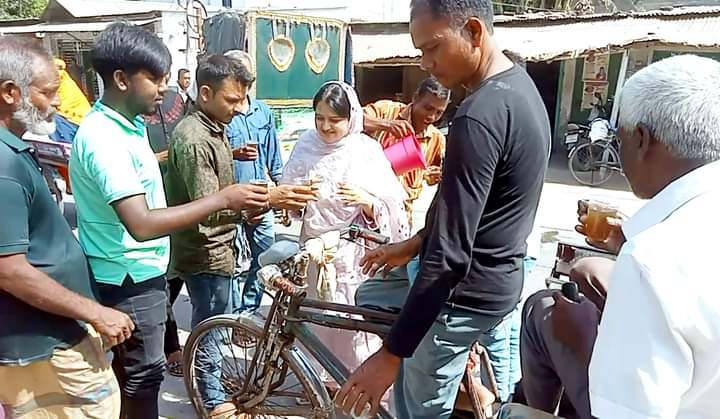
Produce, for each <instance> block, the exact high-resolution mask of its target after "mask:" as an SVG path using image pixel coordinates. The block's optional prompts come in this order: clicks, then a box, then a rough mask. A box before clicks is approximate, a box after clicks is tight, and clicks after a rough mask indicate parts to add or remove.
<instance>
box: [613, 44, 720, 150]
mask: <svg viewBox="0 0 720 419" xmlns="http://www.w3.org/2000/svg"><path fill="white" fill-rule="evenodd" d="M618 105H619V106H620V108H619V114H618V125H619V126H620V127H621V128H623V129H624V130H625V131H628V132H632V131H633V130H635V129H636V128H637V127H638V126H639V125H641V124H642V125H644V126H646V127H647V128H648V130H649V131H650V133H651V134H652V136H653V137H655V139H657V140H658V141H660V142H662V143H663V144H665V145H666V146H667V147H668V148H669V149H670V150H672V151H673V152H674V153H675V154H676V155H677V156H678V157H680V158H684V159H693V160H703V161H715V160H720V63H718V62H717V61H715V60H711V59H709V58H701V57H698V56H696V55H678V56H675V57H671V58H667V59H665V60H662V61H658V62H656V63H654V64H652V65H650V66H648V67H646V68H644V69H642V70H640V71H638V72H637V73H635V75H633V76H632V77H631V78H630V79H629V80H628V81H627V83H626V84H625V86H624V87H623V88H622V91H621V93H620V101H619V104H618Z"/></svg>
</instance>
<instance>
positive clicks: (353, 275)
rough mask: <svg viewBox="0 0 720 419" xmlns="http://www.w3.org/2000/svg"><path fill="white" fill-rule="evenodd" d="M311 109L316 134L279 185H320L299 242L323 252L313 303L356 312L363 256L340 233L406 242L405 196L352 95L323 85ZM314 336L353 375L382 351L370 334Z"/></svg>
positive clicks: (306, 137) (313, 280)
mask: <svg viewBox="0 0 720 419" xmlns="http://www.w3.org/2000/svg"><path fill="white" fill-rule="evenodd" d="M313 107H314V109H315V127H316V129H313V130H310V131H307V132H305V133H304V134H303V135H302V136H301V137H300V139H299V140H298V142H297V144H296V145H295V148H294V150H293V152H292V154H291V156H290V159H289V161H288V162H287V164H286V165H285V169H284V171H283V178H282V183H299V182H303V181H307V180H308V179H313V181H314V182H318V187H319V199H318V200H317V201H315V202H312V203H310V204H309V205H308V206H307V208H306V209H305V212H304V215H303V217H302V221H303V226H302V231H301V234H300V240H301V242H302V243H308V246H309V247H310V243H312V242H313V239H317V238H319V239H321V240H322V242H321V243H323V244H324V245H321V246H320V247H321V248H324V249H325V250H324V251H321V253H322V255H321V256H320V257H319V259H321V260H319V263H318V264H317V265H316V267H315V269H313V270H312V272H311V274H310V275H308V278H309V282H310V284H309V290H308V293H309V296H310V298H317V299H320V300H324V301H328V302H333V303H339V304H351V305H354V304H355V292H356V291H357V289H358V287H359V286H360V284H362V283H363V282H364V281H365V280H366V279H368V278H367V276H366V275H364V274H363V273H362V269H361V268H360V263H359V262H360V259H362V257H363V256H364V253H365V249H364V248H363V247H362V246H359V245H356V244H353V243H350V242H347V241H339V240H338V239H337V232H338V231H339V230H340V229H342V228H344V227H348V226H349V225H351V224H359V225H361V226H364V227H366V228H371V229H374V230H376V231H377V232H379V233H380V234H383V235H385V236H388V237H390V238H391V240H392V241H400V240H405V239H406V238H407V237H408V234H409V227H408V223H407V216H406V215H405V212H404V207H403V202H404V200H405V198H406V194H405V191H404V189H403V187H402V186H401V185H400V182H399V181H398V180H397V177H396V176H395V173H394V172H393V171H392V168H391V166H390V162H389V161H388V160H387V159H386V158H385V155H384V153H383V151H382V148H381V147H380V145H379V144H378V143H377V141H375V140H373V139H372V138H370V137H368V136H367V135H365V134H363V133H362V129H363V111H362V107H361V106H360V102H359V100H358V98H357V94H356V93H355V91H354V90H353V88H352V87H350V86H349V85H347V84H345V83H342V82H329V83H326V84H325V85H323V86H322V87H321V88H320V90H319V91H318V93H317V94H316V95H315V98H314V100H313ZM314 242H315V244H317V242H318V240H314ZM316 247H317V246H316ZM316 330H317V334H318V336H319V337H320V339H321V340H322V342H323V343H325V344H326V345H327V346H328V347H329V348H330V349H331V350H332V352H333V353H334V354H335V356H337V357H338V358H339V359H340V360H341V361H342V362H343V363H344V364H345V365H346V366H347V367H348V368H349V369H350V370H351V371H352V370H354V369H355V368H356V367H358V366H359V365H360V364H361V363H362V362H363V361H364V360H365V359H366V358H367V357H368V356H370V355H371V354H372V353H373V352H374V351H375V350H376V349H379V347H380V345H381V340H380V339H379V338H378V337H377V336H374V335H369V334H367V333H356V332H349V331H339V330H330V329H326V328H321V327H318V328H316Z"/></svg>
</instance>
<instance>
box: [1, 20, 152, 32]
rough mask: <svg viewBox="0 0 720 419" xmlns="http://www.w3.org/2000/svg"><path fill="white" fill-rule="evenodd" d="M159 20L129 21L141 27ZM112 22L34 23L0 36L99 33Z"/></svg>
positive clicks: (6, 30)
mask: <svg viewBox="0 0 720 419" xmlns="http://www.w3.org/2000/svg"><path fill="white" fill-rule="evenodd" d="M157 20H159V19H146V20H136V21H129V23H131V24H133V25H136V26H143V25H147V24H150V23H153V22H156V21H157ZM111 23H113V22H77V23H36V24H34V25H24V26H7V27H2V28H0V34H11V33H42V32H45V33H48V32H63V33H66V32H101V31H102V30H104V29H105V28H106V27H107V26H108V25H109V24H111Z"/></svg>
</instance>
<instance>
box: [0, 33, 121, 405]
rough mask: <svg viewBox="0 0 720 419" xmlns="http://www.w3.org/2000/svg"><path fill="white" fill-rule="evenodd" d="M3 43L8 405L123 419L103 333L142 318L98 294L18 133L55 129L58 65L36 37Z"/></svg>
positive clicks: (2, 342) (1, 276)
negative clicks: (98, 298) (108, 304)
mask: <svg viewBox="0 0 720 419" xmlns="http://www.w3.org/2000/svg"><path fill="white" fill-rule="evenodd" d="M0 51H2V52H3V53H2V55H0V196H2V200H0V214H2V225H1V226H0V319H2V321H0V413H2V412H3V410H4V411H5V413H6V414H9V417H13V418H14V417H26V416H32V417H35V415H41V416H45V415H49V416H48V417H50V416H52V417H61V418H65V417H98V418H100V417H102V418H117V417H118V416H119V414H120V392H119V389H118V384H117V381H116V380H115V377H114V375H113V372H112V370H111V368H110V365H109V364H108V362H107V359H106V358H105V356H104V351H103V347H102V346H103V343H102V342H101V339H100V336H102V337H103V338H104V340H105V343H106V345H107V346H112V345H114V344H116V343H121V342H123V341H124V340H125V339H126V338H128V337H129V336H130V333H131V332H132V330H133V329H134V325H133V323H132V322H131V321H130V318H129V317H128V316H127V315H126V314H124V313H121V312H119V311H116V310H113V309H111V308H107V307H103V306H101V305H100V304H98V303H97V302H96V301H95V299H94V296H93V289H92V285H91V284H92V281H91V278H90V273H89V271H88V266H87V260H86V259H85V255H84V254H83V251H82V249H81V248H80V244H79V243H78V241H77V240H76V239H75V237H74V236H73V234H72V232H71V231H70V227H69V226H68V224H67V222H66V221H65V219H64V218H63V216H62V215H61V214H60V211H59V209H58V207H57V205H56V203H55V201H54V200H53V198H52V196H51V195H50V191H49V189H48V185H47V183H46V182H45V179H44V177H43V175H42V173H41V170H40V166H39V164H38V161H37V159H36V157H35V154H34V150H32V149H31V148H30V147H29V146H28V145H27V144H25V143H23V142H22V141H21V140H20V137H21V136H22V135H23V134H24V133H25V132H26V131H31V132H33V133H34V134H38V135H48V134H51V133H52V131H53V130H54V124H53V122H52V120H53V114H54V112H55V108H56V107H57V105H58V98H57V91H58V86H59V79H58V73H57V69H56V68H55V66H54V65H53V62H52V60H51V58H50V56H49V55H48V53H47V52H46V51H45V50H43V49H42V47H40V46H39V45H37V44H36V43H34V42H32V41H27V40H22V39H19V38H14V37H7V36H5V37H0ZM90 326H91V327H90ZM0 416H3V415H2V414H0Z"/></svg>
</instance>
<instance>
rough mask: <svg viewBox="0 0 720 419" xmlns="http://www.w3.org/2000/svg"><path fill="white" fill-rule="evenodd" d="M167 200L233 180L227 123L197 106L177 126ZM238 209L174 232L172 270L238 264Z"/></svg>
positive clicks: (229, 269) (227, 271)
mask: <svg viewBox="0 0 720 419" xmlns="http://www.w3.org/2000/svg"><path fill="white" fill-rule="evenodd" d="M165 183H166V189H167V190H166V193H167V198H168V204H169V205H172V206H175V205H182V204H185V203H188V202H190V201H194V200H197V199H200V198H202V197H205V196H208V195H211V194H213V193H215V192H217V191H219V190H221V189H223V188H225V187H226V186H229V185H232V184H233V183H235V176H234V173H233V156H232V150H231V149H230V143H229V142H228V139H227V136H226V135H225V125H224V124H221V123H219V122H216V121H213V120H212V119H210V118H209V117H208V116H207V115H206V114H205V113H203V112H202V111H200V110H198V109H196V110H194V111H193V112H191V113H190V114H189V115H188V116H186V117H185V118H184V119H183V120H182V121H180V123H179V124H178V125H177V127H175V130H174V131H173V134H172V138H171V140H170V147H169V156H168V172H167V175H166V178H165ZM240 221H241V217H240V214H239V213H236V212H234V211H230V210H223V211H219V212H216V213H215V214H212V215H211V216H209V217H208V218H207V219H206V220H204V221H203V222H202V223H200V224H198V225H196V226H194V227H192V228H188V229H186V230H182V231H178V232H176V233H173V234H172V235H171V236H170V250H171V251H170V270H171V271H172V272H173V273H179V274H199V273H215V274H221V275H228V276H232V274H233V272H234V270H235V247H234V243H235V224H236V223H239V222H240Z"/></svg>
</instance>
